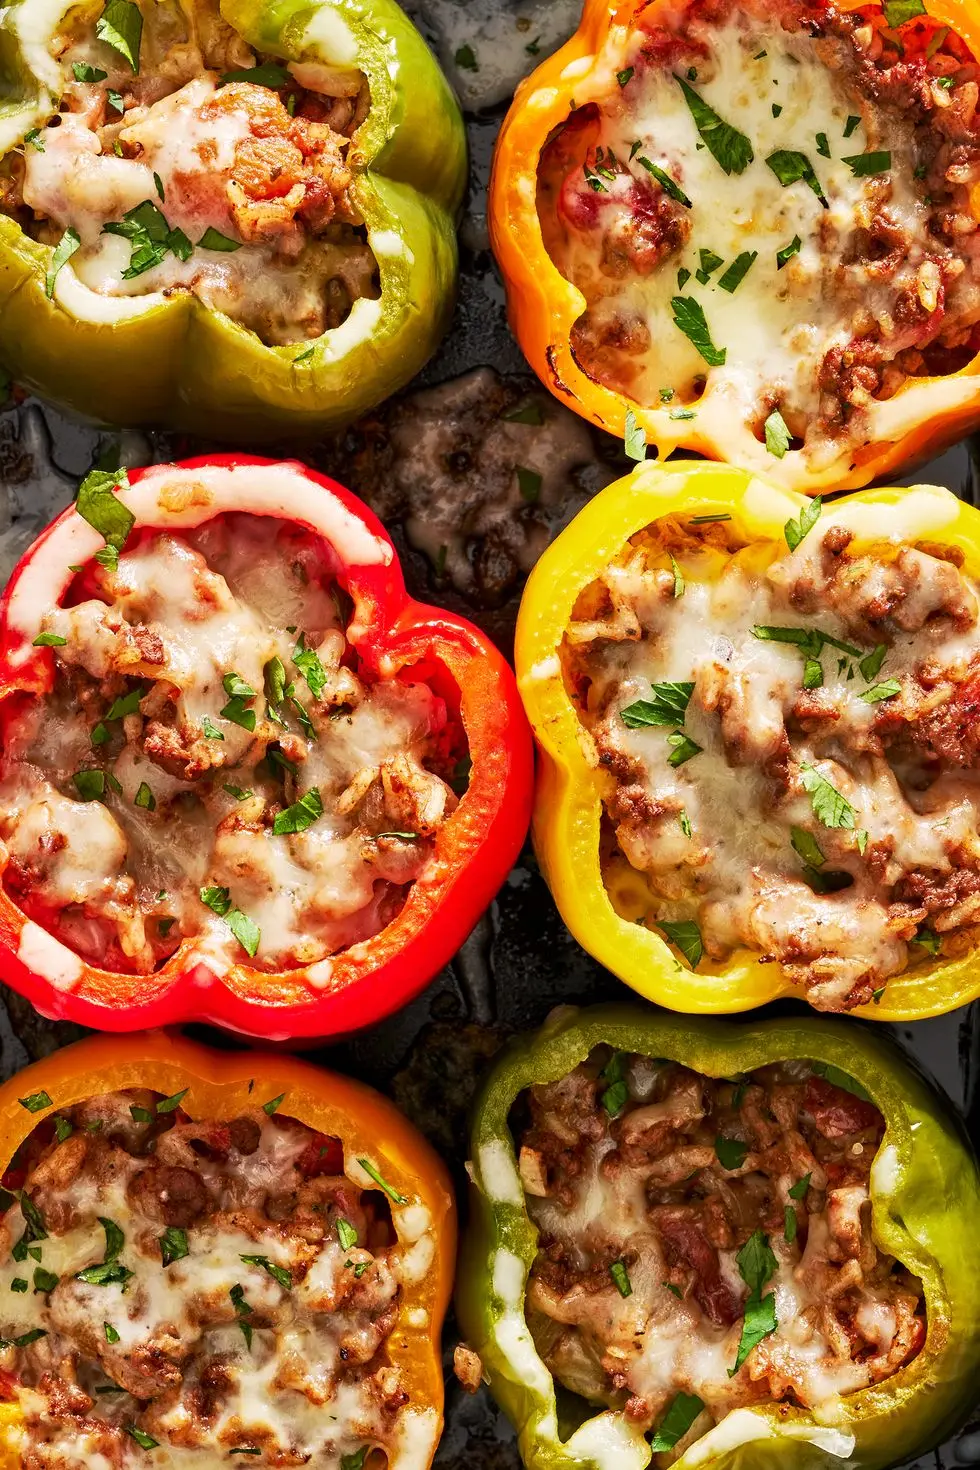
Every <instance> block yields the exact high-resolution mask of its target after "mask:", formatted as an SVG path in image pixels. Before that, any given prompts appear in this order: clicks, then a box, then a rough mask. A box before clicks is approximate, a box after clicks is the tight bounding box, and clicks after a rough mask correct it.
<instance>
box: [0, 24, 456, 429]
mask: <svg viewBox="0 0 980 1470" xmlns="http://www.w3.org/2000/svg"><path fill="white" fill-rule="evenodd" d="M66 9H67V7H62V8H61V11H60V13H59V14H58V15H56V16H55V17H54V18H53V21H52V22H51V23H50V24H51V30H52V31H53V30H54V29H55V27H56V24H57V23H58V22H59V21H60V20H61V18H62V15H63V14H64V11H65V10H66ZM30 11H31V5H30V0H18V3H17V4H15V5H13V6H11V7H8V9H7V10H6V11H5V12H4V16H3V20H2V23H0V79H2V80H3V82H4V83H5V91H6V92H7V93H8V94H9V95H10V96H11V97H13V98H16V99H18V100H17V102H12V101H8V102H7V103H6V104H5V109H4V116H3V119H2V121H0V152H3V153H7V152H9V151H10V150H11V149H12V148H13V147H15V146H16V145H18V144H20V143H22V142H23V139H24V136H25V134H26V133H27V132H29V131H30V130H31V129H33V128H36V127H39V126H43V124H44V123H45V122H46V120H47V119H48V117H50V116H51V114H52V113H54V112H56V111H57V105H58V100H59V99H58V97H57V96H56V95H54V93H53V92H52V90H51V83H52V82H53V80H54V79H53V78H52V77H51V76H50V68H51V64H52V63H51V61H50V58H49V57H47V56H46V51H45V52H44V55H45V58H46V59H45V61H44V62H43V63H42V62H40V61H39V60H38V58H39V56H40V54H41V51H42V48H43V47H46V44H47V42H48V40H49V39H50V37H49V36H45V37H43V38H42V39H41V45H40V46H39V43H38V38H37V37H36V36H35V35H34V34H33V33H32V31H31V16H30V14H29V12H30ZM221 14H222V16H223V18H224V19H225V20H226V21H227V22H228V23H229V24H230V25H231V26H232V27H233V28H234V29H235V30H236V31H238V33H239V34H240V35H241V36H243V37H244V39H245V40H246V41H247V42H248V44H249V45H250V46H252V47H253V48H254V49H255V50H256V51H260V52H262V53H265V54H268V55H272V56H276V57H279V58H281V59H282V60H283V61H286V62H289V61H296V62H298V61H300V60H305V61H312V62H318V63H322V64H326V65H331V64H334V65H335V64H338V63H342V64H343V65H344V66H348V67H349V66H352V65H353V66H357V67H359V68H360V69H361V70H362V71H363V72H364V73H365V75H366V76H367V79H368V84H369V86H370V90H371V106H370V110H369V113H368V116H367V118H366V119H365V121H364V123H363V124H362V125H361V126H360V127H359V128H358V129H357V131H356V132H355V134H354V137H353V139H352V141H351V146H350V154H349V160H350V163H351V165H352V171H353V174H354V182H353V184H352V185H351V197H352V199H353V201H354V203H355V204H356V206H357V208H358V210H359V212H360V214H361V215H362V216H363V218H364V222H365V226H366V229H367V236H368V243H369V245H371V246H372V249H373V250H374V254H375V258H376V260H377V263H378V270H379V274H380V284H381V296H380V300H379V301H366V300H365V301H363V302H357V303H355V306H354V308H353V310H352V312H351V314H350V316H349V317H348V318H347V320H346V321H345V322H343V323H341V325H340V326H339V327H337V328H335V329H334V330H331V331H328V332H326V333H324V334H323V336H321V337H318V338H316V339H314V341H313V343H312V344H308V345H312V347H313V351H312V353H310V355H309V356H306V355H305V354H306V352H307V350H308V347H307V346H303V344H300V346H299V347H297V346H296V344H292V345H290V346H277V347H268V346H266V345H264V344H263V343H262V342H261V341H260V340H259V338H258V337H257V336H256V335H255V334H254V333H253V332H251V331H249V330H248V329H246V328H245V327H243V326H240V325H239V324H238V323H236V322H234V321H232V320H231V318H230V317H226V316H224V315H223V314H222V313H220V312H214V311H210V310H209V309H208V308H207V307H205V306H204V305H203V304H202V302H201V301H200V300H199V299H198V298H197V297H196V296H194V295H193V294H191V293H190V292H188V291H177V292H174V293H173V294H172V295H171V296H170V297H169V298H167V299H166V300H163V301H161V300H159V298H156V299H155V300H154V301H153V302H150V303H149V304H148V305H146V306H145V307H144V308H143V309H140V310H138V311H137V312H136V314H133V303H134V301H138V298H124V299H123V300H122V302H121V304H120V306H119V308H118V309H114V308H113V305H112V301H113V299H112V298H108V297H96V298H95V304H96V305H97V306H98V307H99V310H98V311H97V312H93V314H92V316H91V318H90V319H88V320H83V319H81V318H80V317H79V316H77V315H75V314H74V312H73V311H72V310H71V309H69V307H68V306H66V305H65V304H64V302H63V301H62V300H61V299H60V296H59V292H58V291H57V290H56V291H55V294H54V298H53V299H49V297H48V296H47V294H46V291H45V277H46V274H47V272H48V270H49V269H50V266H51V259H52V253H53V252H52V249H51V247H50V246H47V245H42V244H39V243H37V242H36V241H34V240H31V239H30V238H29V237H28V236H27V235H25V233H24V232H23V231H22V230H21V228H20V226H19V225H18V224H17V223H16V222H15V221H14V220H12V219H9V218H8V217H6V216H0V343H2V346H0V358H2V361H3V364H4V366H5V367H6V369H7V370H8V371H9V372H10V373H11V374H12V376H13V377H14V378H15V379H16V380H17V381H18V382H20V383H22V384H23V385H24V386H25V387H27V388H30V389H32V390H34V391H36V392H39V393H41V394H43V395H44V396H45V397H47V398H51V399H54V400H55V401H57V402H60V403H63V404H65V405H66V406H67V407H69V408H72V409H74V410H76V411H78V412H80V413H84V414H88V415H90V416H91V417H93V418H96V419H100V420H103V421H108V422H112V423H116V424H140V423H170V424H173V425H175V426H176V427H179V428H183V429H188V430H191V431H195V432H200V433H204V434H207V435H209V436H211V437H212V438H213V437H214V436H216V435H217V436H219V437H223V438H234V439H235V440H237V441H238V442H241V443H262V442H267V441H269V440H270V439H272V438H276V437H279V436H281V435H283V434H286V433H289V434H292V435H294V436H296V435H301V436H312V435H314V434H317V433H321V432H323V431H324V430H325V429H329V428H335V427H340V426H342V425H344V424H346V423H349V422H350V421H351V420H352V419H354V418H357V417H358V416H359V415H360V414H362V413H364V412H365V411H366V410H367V409H369V408H373V407H374V405H375V404H377V403H379V402H381V400H382V399H384V398H386V397H388V396H389V395H390V394H391V393H394V392H395V391H396V390H397V389H398V388H401V387H403V386H404V384H405V383H407V382H408V381H409V379H410V378H412V377H413V376H414V374H415V373H416V372H418V370H419V369H420V368H421V367H422V365H423V364H424V363H425V362H426V361H427V359H428V358H429V356H430V355H431V354H432V352H433V351H434V350H435V347H436V346H437V344H438V342H439V340H440V338H441V337H442V334H443V332H444V331H445V329H446V327H447V326H448V324H449V317H450V314H451V311H452V304H453V293H454V290H455V282H456V268H457V247H456V232H455V216H456V213H457V211H458V209H459V205H460V201H461V199H462V193H463V187H464V184H465V177H466V145H465V137H464V133H463V123H462V118H461V116H460V112H459V108H458V106H457V104H456V102H455V99H454V98H453V96H452V93H451V92H450V90H449V87H448V85H447V83H446V80H445V78H444V77H443V75H442V73H441V71H440V70H439V67H438V65H437V63H436V61H435V59H434V58H433V56H432V54H431V53H430V52H429V50H428V48H427V47H426V45H425V43H424V42H423V40H422V38H421V36H420V35H419V34H418V32H417V31H416V29H415V27H414V26H413V25H412V24H411V22H410V21H409V20H408V19H407V17H406V16H405V15H404V14H403V13H402V11H401V10H400V8H399V7H398V5H397V4H395V3H394V0H317V3H315V4H313V5H309V4H304V3H302V0H278V3H276V4H262V3H260V0H222V4H221ZM35 67H36V68H37V69H36V70H35V69H34V68H35ZM42 70H43V75H42V74H41V72H42ZM300 357H301V358H302V360H299V361H297V360H296V359H297V358H300Z"/></svg>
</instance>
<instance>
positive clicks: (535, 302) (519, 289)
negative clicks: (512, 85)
mask: <svg viewBox="0 0 980 1470" xmlns="http://www.w3.org/2000/svg"><path fill="white" fill-rule="evenodd" d="M856 8H857V6H856V5H855V4H854V3H853V0H848V3H847V4H846V5H845V6H844V9H845V10H852V9H856ZM862 8H863V9H875V8H877V7H875V6H874V5H871V6H862ZM669 11H670V6H669V5H668V3H667V0H653V4H649V3H648V0H585V4H584V9H583V13H582V20H581V23H580V25H579V28H578V30H577V31H576V32H575V34H574V35H573V36H572V37H571V38H570V40H568V41H567V42H566V44H565V45H564V46H562V47H561V48H560V49H559V50H558V51H556V52H555V53H554V55H552V56H550V57H548V58H547V60H545V61H544V62H542V64H541V65H540V66H539V67H538V68H537V69H536V70H535V71H534V72H532V74H531V75H530V76H529V77H527V78H526V79H525V80H524V81H523V82H522V83H521V85H520V86H519V87H518V89H517V92H516V93H515V96H514V101H513V103H512V104H511V107H510V110H509V112H508V114H507V116H506V118H505V119H504V122H503V125H502V127H501V130H500V134H499V136H498V139H497V143H496V149H495V153H494V161H493V172H492V176H491V183H490V215H489V218H490V237H491V241H492V244H493V250H494V254H495V256H496V259H497V263H498V265H499V266H500V270H501V273H502V275H503V278H504V284H505V287H506V292H507V304H508V315H509V319H510V323H511V327H512V329H513V331H514V334H515V336H516V337H517V339H518V341H519V343H520V345H521V348H522V350H523V352H524V355H525V357H526V358H527V359H528V361H529V363H530V364H531V366H532V368H533V369H534V371H535V372H536V373H537V374H538V376H539V377H540V379H541V381H542V382H543V383H544V385H545V387H547V388H548V389H549V390H550V391H551V392H552V393H553V394H554V395H555V396H556V397H557V398H559V399H561V400H562V401H563V402H566V403H567V404H568V406H569V407H570V408H573V409H575V411H576V412H577V413H580V414H581V415H582V416H583V418H586V419H588V420H589V421H590V422H591V423H593V424H595V425H597V426H598V427H599V428H602V429H606V430H608V431H609V432H610V433H611V434H614V435H616V436H617V438H622V437H623V436H624V434H625V432H626V425H627V413H632V415H633V417H634V419H635V421H636V424H637V425H638V426H639V427H640V428H641V429H642V430H643V431H644V432H645V435H646V440H647V442H648V443H649V444H650V445H652V446H655V448H656V450H657V452H658V454H659V457H660V459H661V460H663V459H665V458H666V457H667V456H668V455H670V454H671V453H673V452H674V451H675V450H677V449H685V450H694V451H696V452H698V453H699V454H703V455H705V456H706V457H707V458H709V459H716V460H720V461H727V462H730V463H735V464H746V463H751V464H752V465H753V466H754V467H755V468H756V469H759V470H761V472H762V473H765V474H767V475H768V476H769V477H770V478H772V479H773V480H775V481H776V482H777V483H779V484H781V485H785V486H787V487H788V488H791V489H798V490H802V491H805V492H806V493H808V494H816V493H817V492H818V491H820V490H821V489H827V490H831V489H833V490H850V489H856V488H858V487H860V486H862V485H867V484H869V483H871V482H872V481H874V480H881V479H882V478H883V477H884V476H886V475H888V474H891V473H893V472H895V471H897V470H899V469H900V468H903V467H904V468H908V467H909V466H910V465H912V464H915V463H921V462H922V461H923V460H925V459H927V458H929V457H930V456H931V455H933V454H936V453H939V452H940V451H941V450H942V449H944V448H947V447H948V446H949V445H950V444H952V443H954V442H955V441H956V440H958V439H960V438H962V436H963V435H964V434H967V433H970V432H971V431H972V430H973V429H974V428H975V427H976V425H977V423H978V422H980V355H977V356H975V357H974V358H973V359H972V360H971V361H970V362H968V363H967V364H966V366H964V367H963V368H962V369H960V370H959V371H958V372H954V373H950V374H948V375H945V376H942V377H932V378H929V377H917V378H912V379H908V380H906V382H905V383H904V384H903V385H902V386H901V387H900V388H899V390H898V392H897V393H896V394H895V395H894V396H893V397H892V398H891V399H890V400H889V402H888V407H887V420H888V422H887V430H886V429H884V428H883V431H882V435H881V437H880V438H879V439H876V440H869V441H867V442H863V443H858V444H857V445H856V446H852V447H851V448H849V449H848V451H847V452H846V453H845V454H827V455H825V456H824V457H823V462H822V463H821V464H820V465H819V466H810V465H808V464H807V462H806V461H805V460H804V458H803V455H802V453H801V452H799V451H794V450H790V451H789V452H787V453H786V454H785V455H784V456H783V457H782V458H781V459H778V460H776V459H772V458H771V456H770V458H769V459H767V455H766V448H765V445H764V444H761V443H760V444H758V445H757V446H756V449H755V450H753V451H752V452H751V453H744V452H743V450H744V448H745V446H744V444H743V443H742V442H741V441H739V440H737V439H736V438H734V437H733V435H732V434H731V432H730V431H729V430H728V429H727V427H726V426H725V424H723V423H716V422H714V421H713V417H712V414H711V411H710V408H706V409H704V410H699V411H698V412H697V413H696V415H692V416H691V417H690V418H681V417H678V416H676V415H674V416H672V414H671V410H670V407H669V404H659V405H656V406H645V405H643V404H640V403H637V402H634V401H633V400H631V399H629V398H627V397H626V396H625V395H624V394H622V393H619V392H617V391H615V390H613V389H610V388H606V387H604V386H603V385H602V384H601V383H599V382H598V381H596V379H595V378H593V377H590V376H589V375H588V373H586V372H585V371H584V370H583V369H582V367H581V366H580V365H579V363H578V361H577V360H576V357H575V354H574V352H573V350H572V329H573V327H574V326H575V323H576V321H577V320H578V319H579V317H581V315H582V313H583V312H584V311H585V309H586V300H585V297H584V296H583V294H582V292H581V291H580V290H579V289H578V287H577V286H575V285H573V284H572V283H571V282H570V281H569V280H568V279H567V278H566V277H565V276H563V275H562V273H561V272H560V271H559V269H558V267H557V266H556V264H555V262H554V261H553V260H552V258H551V256H550V255H549V253H548V251H547V249H546V247H545V243H544V238H543V234H542V228H541V220H540V218H539V215H538V205H537V177H538V167H539V163H540V159H541V155H542V152H543V150H544V148H545V146H546V145H547V143H548V142H549V140H550V139H551V138H552V137H553V136H554V134H555V132H556V130H558V129H560V128H562V127H564V125H565V124H566V122H567V121H568V118H569V116H570V115H572V114H573V112H574V110H575V108H576V106H578V107H582V106H583V105H585V103H586V102H588V101H590V100H591V94H590V91H589V87H590V79H591V77H592V76H593V74H594V73H597V72H598V70H599V63H600V60H601V58H602V53H603V48H604V47H605V46H606V45H607V44H608V42H609V39H610V37H611V36H617V35H618V34H619V33H621V32H622V33H625V31H626V30H628V29H630V28H631V27H632V26H633V25H634V24H635V23H636V21H637V19H638V17H639V16H640V15H641V13H642V16H643V21H644V23H645V24H649V23H650V22H652V21H654V20H655V18H656V16H657V14H658V12H669ZM918 13H920V12H919V11H918V9H917V10H916V14H918ZM922 13H924V14H926V15H927V16H928V17H931V18H932V19H933V20H934V21H935V22H936V23H937V28H938V27H942V26H947V27H949V28H950V29H951V30H953V31H954V32H955V33H956V34H957V35H958V36H959V37H960V38H961V39H962V40H963V41H964V42H965V43H966V45H967V47H968V48H969V50H970V51H971V52H972V53H973V55H974V56H977V55H980V20H978V15H977V11H976V8H975V7H974V6H973V5H972V4H966V3H964V0H927V3H926V4H925V5H924V9H923V12H922ZM617 106H620V107H621V106H622V104H621V103H617ZM971 203H972V201H971ZM763 412H764V410H763ZM770 461H771V462H770Z"/></svg>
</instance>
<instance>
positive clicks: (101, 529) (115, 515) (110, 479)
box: [75, 469, 136, 568]
mask: <svg viewBox="0 0 980 1470" xmlns="http://www.w3.org/2000/svg"><path fill="white" fill-rule="evenodd" d="M128 489H129V476H128V475H127V474H126V471H125V470H124V469H120V470H90V471H89V473H88V474H87V475H86V476H85V479H84V480H83V481H82V483H81V484H80V485H79V487H78V498H77V499H76V501H75V509H76V510H77V511H78V514H79V515H80V516H81V518H82V520H83V521H87V522H88V524H89V525H90V526H91V527H92V529H93V530H95V531H98V533H99V535H100V536H101V537H102V539H103V540H104V541H105V551H106V552H111V553H112V555H111V556H109V557H106V556H105V555H104V553H103V552H99V553H98V554H97V556H96V560H97V561H99V562H100V563H101V564H102V565H103V566H108V567H110V568H114V567H115V566H116V565H117V564H118V561H119V553H120V552H121V551H122V549H123V547H124V546H125V545H126V542H127V540H128V539H129V533H130V531H131V530H132V529H133V526H134V524H135V521H136V517H135V516H134V515H133V512H132V511H131V510H130V509H129V507H128V505H126V504H125V503H124V502H123V501H121V500H120V499H119V497H118V496H117V495H116V494H114V492H115V491H116V490H128Z"/></svg>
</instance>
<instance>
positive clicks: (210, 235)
mask: <svg viewBox="0 0 980 1470" xmlns="http://www.w3.org/2000/svg"><path fill="white" fill-rule="evenodd" d="M197 243H198V248H199V249H201V250H223V251H225V252H226V253H230V252H231V251H232V250H241V248H242V242H241V240H229V238H228V236H227V235H223V234H222V233H221V231H220V230H216V229H215V228H214V226H213V225H209V226H208V228H207V229H206V230H205V231H204V234H203V235H202V236H201V238H200V240H198V242H197Z"/></svg>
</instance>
